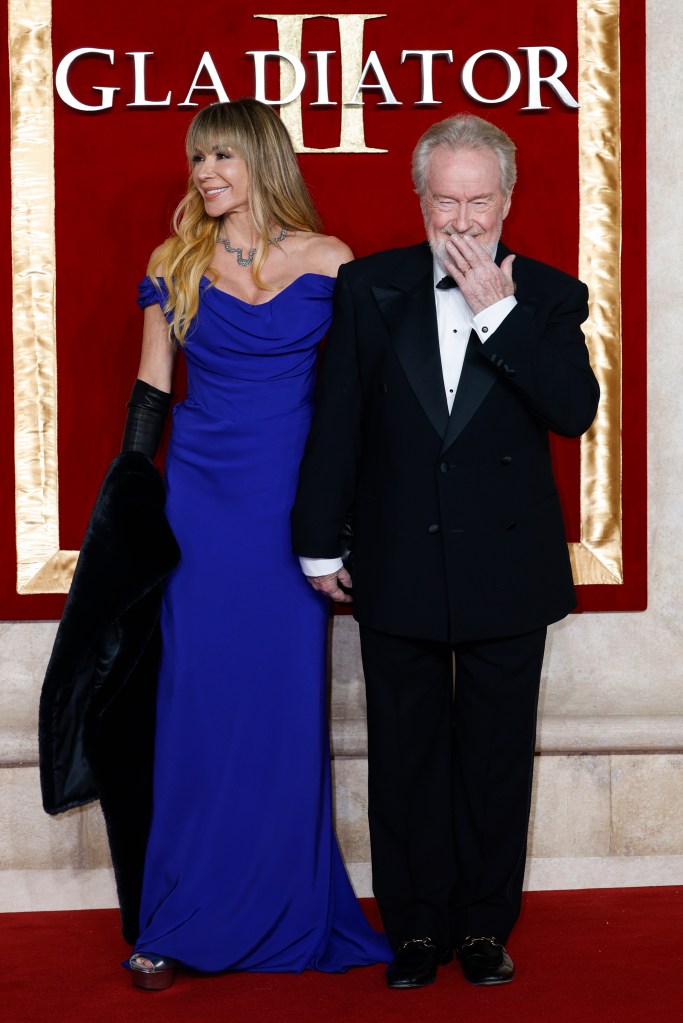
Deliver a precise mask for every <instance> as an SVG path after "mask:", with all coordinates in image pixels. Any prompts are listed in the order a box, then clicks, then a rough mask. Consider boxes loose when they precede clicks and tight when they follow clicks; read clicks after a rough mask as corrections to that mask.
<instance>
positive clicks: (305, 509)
mask: <svg viewBox="0 0 683 1023" xmlns="http://www.w3.org/2000/svg"><path fill="white" fill-rule="evenodd" d="M345 270H346V267H344V266H342V267H341V269H340V271H339V277H338V278H337V285H336V288H335V294H334V308H333V316H332V326H331V328H330V331H329V333H328V336H327V341H326V344H325V351H324V353H323V357H322V361H321V366H320V371H319V374H318V381H317V385H316V391H315V407H314V412H313V420H312V424H311V430H310V433H309V436H308V441H307V443H306V448H305V451H304V457H303V461H302V463H301V469H300V473H299V485H298V488H297V495H296V501H295V504H294V508H293V510H292V546H293V550H294V553H295V554H297V555H298V556H299V557H308V558H336V557H338V556H339V554H340V553H341V547H342V545H341V543H340V539H339V533H340V530H341V528H342V526H343V525H344V522H345V521H346V519H347V516H348V514H349V512H350V510H351V508H352V506H353V501H354V495H355V490H356V477H357V473H358V460H359V452H360V437H361V419H362V392H361V385H360V377H359V367H358V360H357V347H356V328H355V310H354V307H353V300H352V295H351V289H350V287H349V284H348V281H347V275H346V273H345Z"/></svg>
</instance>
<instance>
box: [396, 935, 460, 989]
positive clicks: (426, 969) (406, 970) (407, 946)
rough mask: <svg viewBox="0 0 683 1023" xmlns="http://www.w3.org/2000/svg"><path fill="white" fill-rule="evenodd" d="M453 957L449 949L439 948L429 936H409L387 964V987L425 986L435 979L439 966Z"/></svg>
mask: <svg viewBox="0 0 683 1023" xmlns="http://www.w3.org/2000/svg"><path fill="white" fill-rule="evenodd" d="M452 958H453V953H452V951H451V950H450V949H443V948H439V947H438V946H437V945H435V944H434V942H433V941H432V939H431V938H410V939H409V940H408V941H404V942H403V943H402V944H401V945H399V947H398V948H397V949H396V955H395V956H394V959H393V961H392V962H390V963H389V965H388V966H387V984H388V985H389V987H395V988H410V987H426V986H427V984H433V983H434V981H435V980H436V971H437V969H438V968H439V966H442V965H443V964H444V963H449V962H450V961H451V959H452Z"/></svg>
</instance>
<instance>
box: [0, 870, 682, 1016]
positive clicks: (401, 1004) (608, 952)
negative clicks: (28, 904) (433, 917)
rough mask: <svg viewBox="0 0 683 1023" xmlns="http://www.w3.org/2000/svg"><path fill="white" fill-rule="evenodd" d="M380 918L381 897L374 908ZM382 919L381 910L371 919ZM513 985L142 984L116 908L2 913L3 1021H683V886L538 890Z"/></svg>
mask: <svg viewBox="0 0 683 1023" xmlns="http://www.w3.org/2000/svg"><path fill="white" fill-rule="evenodd" d="M366 908H367V910H368V913H369V914H371V915H372V914H374V913H375V910H374V906H373V905H372V903H368V904H367V905H366ZM372 919H373V922H376V917H375V916H374V915H372ZM508 948H509V951H510V953H511V954H512V956H513V958H514V960H515V962H516V966H517V976H516V978H515V980H514V981H513V983H512V984H507V985H504V986H502V987H497V988H482V989H480V988H476V987H472V986H471V985H469V984H467V982H466V981H465V980H464V979H463V977H462V975H461V973H460V971H459V968H457V967H456V966H453V965H451V966H446V967H443V968H442V970H441V971H440V973H439V979H438V981H437V983H436V984H434V985H432V986H431V987H429V988H423V989H422V990H418V991H390V990H388V989H387V988H386V986H385V984H384V977H383V968H382V967H371V968H368V969H360V970H354V971H351V972H350V973H348V974H345V975H343V976H329V975H324V974H316V973H305V974H303V975H300V976H293V975H289V974H278V975H273V974H226V975H222V976H219V977H196V976H194V977H193V976H189V975H182V974H181V976H180V977H179V979H178V980H177V981H176V983H175V985H174V987H172V988H171V989H170V990H169V991H165V992H146V991H138V990H136V989H133V988H132V987H131V985H130V982H129V980H128V976H127V975H126V974H125V973H124V971H123V969H121V968H118V967H117V965H116V963H117V961H119V960H121V959H123V958H124V957H125V956H126V955H127V953H128V948H127V946H125V945H124V944H123V942H122V940H121V937H120V935H119V927H118V914H117V913H116V912H115V911H113V910H91V911H87V912H74V913H8V914H4V915H0V954H1V956H2V970H1V972H0V1021H2V1023H36V1021H43V1020H44V1021H46V1023H62V1021H64V1023H67V1021H68V1023H81V1021H82V1023H129V1021H130V1023H153V1021H154V1023H156V1021H158V1023H190V1021H193V1023H194V1021H197V1023H314V1021H315V1023H370V1021H372V1023H394V1021H410V1023H413V1021H415V1023H432V1021H439V1023H440V1021H443V1023H451V1021H452V1023H460V1021H462V1023H645V1021H647V1023H650V1021H652V1023H683V888H626V889H601V890H596V891H574V892H532V893H529V894H528V895H527V896H526V898H525V905H524V909H523V912H522V916H521V918H520V921H519V924H518V926H517V928H516V930H515V933H514V935H513V938H512V939H511V940H510V942H509V945H508Z"/></svg>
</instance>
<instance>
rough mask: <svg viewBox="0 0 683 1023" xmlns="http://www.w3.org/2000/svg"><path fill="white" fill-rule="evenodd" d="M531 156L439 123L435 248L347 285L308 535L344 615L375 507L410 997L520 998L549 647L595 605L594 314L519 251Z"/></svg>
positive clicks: (378, 824) (383, 854)
mask: <svg viewBox="0 0 683 1023" xmlns="http://www.w3.org/2000/svg"><path fill="white" fill-rule="evenodd" d="M514 149H515V147H514V144H513V143H512V141H511V140H510V139H509V138H508V137H507V135H505V134H504V133H503V132H502V131H500V130H499V129H498V128H496V127H495V126H494V125H492V124H489V123H488V122H486V121H483V120H482V119H480V118H478V117H475V116H471V115H460V116H457V117H452V118H448V119H447V120H445V121H442V122H440V123H438V124H436V125H434V126H432V127H431V128H430V129H429V130H428V131H427V132H426V134H425V135H424V136H423V137H422V138H421V139H420V141H419V142H418V144H417V147H416V149H415V152H414V154H413V179H414V182H415V188H416V191H417V193H418V195H419V197H420V202H421V205H422V211H423V215H424V222H425V227H426V233H427V240H428V244H425V243H423V244H422V245H416V246H413V247H410V248H406V249H395V250H391V251H387V252H380V253H377V254H376V255H374V256H369V257H367V258H364V259H359V260H357V261H356V262H354V263H350V264H348V265H346V266H344V267H342V269H341V271H340V273H339V279H338V284H337V290H336V298H335V313H334V319H333V325H332V329H331V331H330V335H329V338H328V343H327V348H326V352H325V357H324V360H323V365H322V368H321V373H320V378H319V384H318V391H317V397H316V411H315V416H314V420H313V426H312V429H311V434H310V438H309V441H308V446H307V449H306V454H305V457H304V461H303V464H302V467H301V477H300V484H299V490H298V495H297V500H296V505H295V508H294V510H293V515H292V521H293V537H294V550H295V552H296V553H297V554H298V555H299V556H301V557H302V566H303V569H304V571H305V573H306V575H307V576H308V577H309V580H310V582H311V585H312V586H314V588H315V589H317V590H320V591H322V592H325V593H327V594H329V595H330V596H331V597H332V598H333V599H335V600H339V601H345V600H348V599H350V598H349V597H348V596H347V594H346V592H345V591H346V590H350V588H351V579H350V577H349V574H348V572H347V571H346V570H345V569H344V568H343V567H342V563H341V560H340V559H339V555H340V551H341V546H340V544H341V541H340V537H339V534H340V530H341V529H342V526H343V524H344V522H345V520H346V519H347V517H348V513H349V511H350V510H351V509H352V510H353V529H354V533H355V537H354V575H353V600H354V613H355V617H356V618H357V620H358V622H359V623H360V639H361V651H362V656H363V669H364V674H365V682H366V690H367V705H368V768H369V817H370V837H371V845H372V862H373V887H374V891H375V895H376V897H377V901H378V904H379V907H380V910H381V913H382V919H383V921H384V925H385V928H386V932H387V935H388V938H389V940H390V942H391V944H392V947H393V948H394V950H395V958H394V960H393V962H392V963H391V964H390V966H389V968H388V970H387V981H388V983H389V986H390V987H396V988H408V987H421V986H423V985H424V984H428V983H430V982H432V981H433V980H434V979H435V977H436V972H437V967H438V966H439V965H440V964H442V963H445V962H447V961H448V960H449V959H450V958H451V957H452V950H453V949H455V952H456V955H457V956H458V959H459V961H460V964H461V966H462V969H463V971H464V974H465V977H466V978H467V979H468V980H469V981H471V982H472V983H475V984H500V983H505V982H507V981H510V980H512V977H513V974H514V967H513V964H512V960H511V959H510V956H509V955H508V953H507V952H506V950H505V947H504V945H505V942H506V941H507V938H508V935H509V934H510V931H511V929H512V927H513V925H514V923H515V920H516V918H517V915H518V913H519V907H520V901H521V891H522V879H523V875H524V864H525V852H526V838H527V828H528V820H529V804H530V791H531V780H532V770H533V755H534V741H535V730H536V707H537V702H538V690H539V682H540V675H541V664H542V659H543V649H544V644H545V636H546V627H547V625H548V624H550V623H551V622H554V621H557V620H558V619H560V618H563V617H564V616H565V615H567V614H568V613H569V611H571V609H572V608H573V607H574V604H575V594H574V588H573V584H572V576H571V570H570V564H569V558H568V552H567V543H566V537H565V532H564V527H563V522H562V514H561V511H560V506H559V502H558V497H557V491H556V487H555V482H554V479H553V474H552V468H551V462H550V453H549V446H548V431H549V430H553V431H554V432H556V433H559V434H562V435H564V436H578V435H579V434H581V433H583V432H584V431H585V430H587V429H588V427H589V426H590V424H591V422H592V420H593V418H594V416H595V412H596V408H597V404H598V396H599V391H598V385H597V382H596V380H595V377H594V375H593V373H592V371H591V368H590V364H589V360H588V353H587V350H586V346H585V342H584V338H583V334H582V331H581V326H580V325H581V323H582V322H583V321H584V320H585V319H586V316H587V315H588V306H587V297H588V296H587V289H586V287H585V285H583V284H582V283H581V282H579V281H577V280H575V279H574V278H572V277H569V276H568V275H567V274H564V273H562V272H560V271H558V270H555V269H553V268H551V267H549V266H545V265H544V264H542V263H539V262H536V261H535V260H531V259H527V258H526V257H524V256H515V255H513V254H512V253H511V252H510V250H509V249H507V248H506V247H505V246H504V245H503V244H501V243H500V242H499V237H500V233H501V227H502V224H503V220H504V219H505V217H506V216H507V213H508V211H509V209H510V201H511V195H512V189H513V185H514V182H515V176H516V171H515V156H514ZM311 559H314V560H311ZM453 662H455V676H454V675H453Z"/></svg>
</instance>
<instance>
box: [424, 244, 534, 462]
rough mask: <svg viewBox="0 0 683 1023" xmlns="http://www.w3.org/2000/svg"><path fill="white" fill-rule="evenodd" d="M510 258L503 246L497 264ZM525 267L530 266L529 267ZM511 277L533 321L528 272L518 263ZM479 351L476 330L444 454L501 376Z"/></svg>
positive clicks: (522, 304)
mask: <svg viewBox="0 0 683 1023" xmlns="http://www.w3.org/2000/svg"><path fill="white" fill-rule="evenodd" d="M509 255H510V249H508V248H507V246H506V245H504V244H503V243H502V242H500V243H499V245H498V250H497V252H496V263H497V264H498V265H499V266H500V264H501V263H502V261H503V260H504V259H505V257H506V256H509ZM518 259H519V257H518ZM525 265H526V266H528V263H527V264H525ZM512 276H513V278H514V280H515V284H516V288H517V290H516V293H515V294H516V297H517V301H518V303H519V305H521V306H522V308H524V309H526V311H527V313H528V314H529V316H530V318H532V319H533V316H534V313H535V311H536V304H537V298H536V296H535V295H534V294H533V293H532V290H533V289H532V288H530V286H529V283H530V282H529V281H528V276H529V275H528V272H525V270H524V269H523V268H522V266H520V267H517V260H515V263H514V264H513V270H512ZM480 347H481V341H480V340H479V337H478V335H477V332H476V331H474V330H473V331H472V332H471V333H470V337H469V341H468V344H467V351H466V352H465V360H464V362H463V367H462V373H461V375H460V380H459V382H458V389H457V391H456V393H455V401H454V402H453V411H452V412H451V416H450V419H449V420H448V427H447V429H446V435H445V437H444V441H443V447H442V449H441V450H442V452H443V451H446V449H447V448H449V447H450V446H451V444H453V442H454V441H455V440H457V438H458V437H459V435H460V434H461V433H462V431H463V430H464V429H465V427H466V426H467V424H468V423H469V421H470V419H471V418H472V416H473V415H474V413H475V412H476V411H477V409H478V408H479V406H480V405H481V403H482V401H483V400H484V398H485V397H486V395H487V394H488V393H489V391H490V390H491V387H492V386H493V384H494V383H495V382H496V379H497V376H498V374H497V372H496V370H495V369H494V368H493V366H491V365H490V363H488V362H486V361H485V360H484V359H482V357H481V355H479V354H478V352H477V349H478V348H480Z"/></svg>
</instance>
